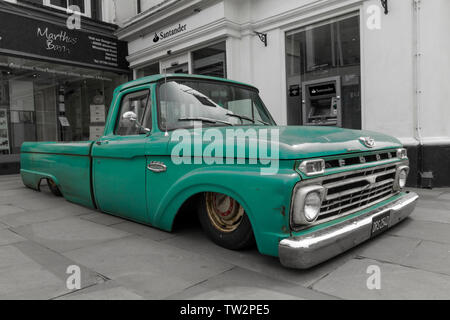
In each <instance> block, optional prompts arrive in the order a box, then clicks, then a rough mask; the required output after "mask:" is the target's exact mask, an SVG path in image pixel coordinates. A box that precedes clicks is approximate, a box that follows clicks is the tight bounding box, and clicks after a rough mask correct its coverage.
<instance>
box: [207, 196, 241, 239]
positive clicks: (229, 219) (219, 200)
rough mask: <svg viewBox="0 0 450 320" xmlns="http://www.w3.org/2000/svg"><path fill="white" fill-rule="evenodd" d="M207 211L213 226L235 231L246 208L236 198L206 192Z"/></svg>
mask: <svg viewBox="0 0 450 320" xmlns="http://www.w3.org/2000/svg"><path fill="white" fill-rule="evenodd" d="M206 211H207V212H208V217H209V220H210V221H211V223H212V224H213V226H214V227H215V228H216V229H217V230H219V231H221V232H226V233H229V232H233V231H235V230H236V229H237V228H238V227H239V225H240V224H241V222H242V218H243V216H244V208H242V206H241V205H240V204H239V203H238V202H237V201H236V200H234V199H233V198H231V197H229V196H227V195H225V194H221V193H215V192H208V193H206Z"/></svg>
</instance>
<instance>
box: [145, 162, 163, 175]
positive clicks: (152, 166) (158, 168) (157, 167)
mask: <svg viewBox="0 0 450 320" xmlns="http://www.w3.org/2000/svg"><path fill="white" fill-rule="evenodd" d="M147 169H148V170H150V171H152V172H155V173H161V172H166V171H167V166H166V165H165V164H164V163H162V162H158V161H153V162H150V163H149V165H148V166H147Z"/></svg>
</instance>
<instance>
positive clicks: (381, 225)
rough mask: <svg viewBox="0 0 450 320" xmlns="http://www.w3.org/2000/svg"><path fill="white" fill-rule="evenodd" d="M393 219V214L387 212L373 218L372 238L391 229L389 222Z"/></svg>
mask: <svg viewBox="0 0 450 320" xmlns="http://www.w3.org/2000/svg"><path fill="white" fill-rule="evenodd" d="M390 219H391V213H390V212H386V213H383V214H380V215H379V216H377V217H375V218H373V220H372V237H374V236H376V235H378V234H380V233H382V232H384V231H386V230H387V229H389V220H390Z"/></svg>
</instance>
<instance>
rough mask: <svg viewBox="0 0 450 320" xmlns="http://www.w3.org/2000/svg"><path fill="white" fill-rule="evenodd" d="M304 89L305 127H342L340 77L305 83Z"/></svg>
mask: <svg viewBox="0 0 450 320" xmlns="http://www.w3.org/2000/svg"><path fill="white" fill-rule="evenodd" d="M302 89H303V90H302V93H303V97H302V104H303V108H302V110H303V125H306V126H335V127H342V105H341V78H340V77H330V78H324V79H319V80H312V81H305V82H303V85H302Z"/></svg>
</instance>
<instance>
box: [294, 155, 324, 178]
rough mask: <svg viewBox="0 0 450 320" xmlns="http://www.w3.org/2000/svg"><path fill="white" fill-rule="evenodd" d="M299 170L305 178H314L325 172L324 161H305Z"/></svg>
mask: <svg viewBox="0 0 450 320" xmlns="http://www.w3.org/2000/svg"><path fill="white" fill-rule="evenodd" d="M299 169H300V171H301V172H303V173H304V174H306V175H307V176H315V175H318V174H322V173H324V172H325V161H324V160H323V159H314V160H305V161H303V162H302V163H301V164H300V166H299Z"/></svg>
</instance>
